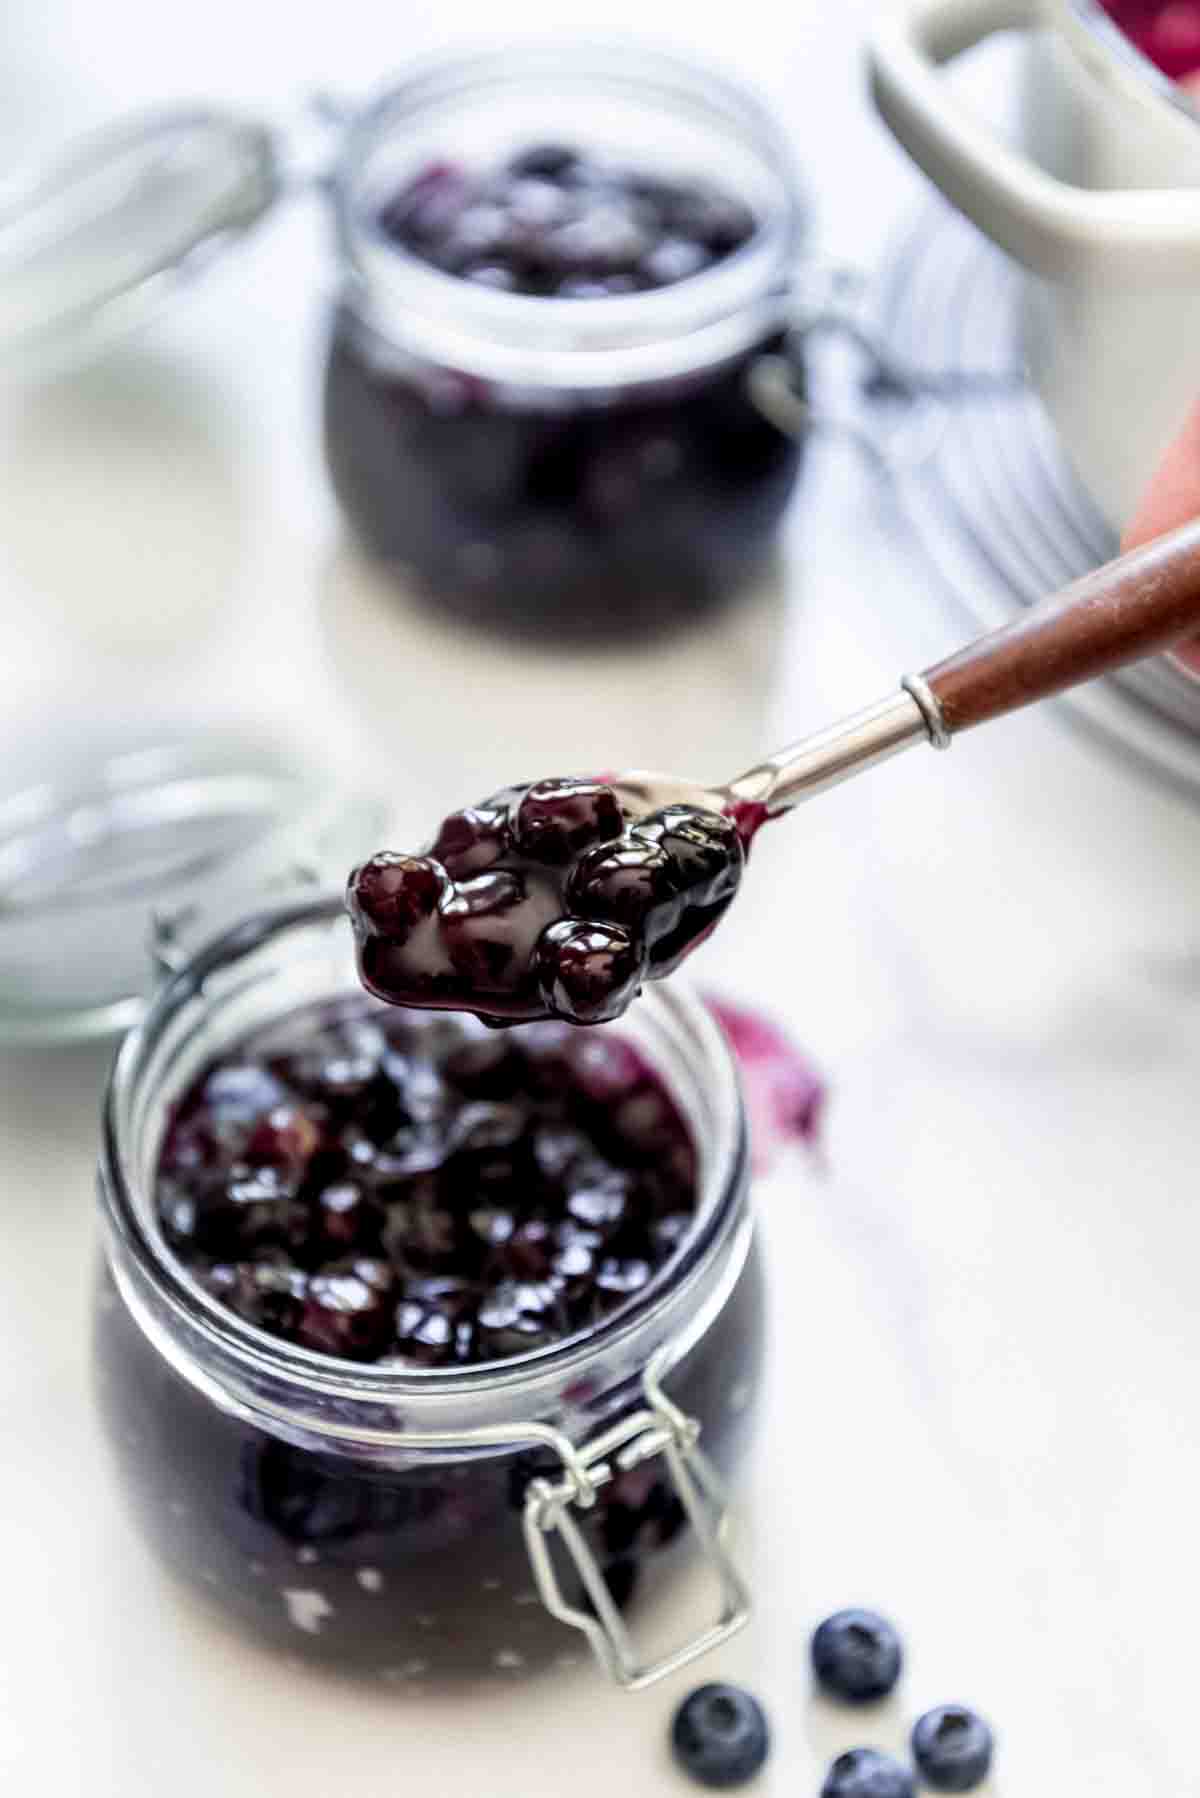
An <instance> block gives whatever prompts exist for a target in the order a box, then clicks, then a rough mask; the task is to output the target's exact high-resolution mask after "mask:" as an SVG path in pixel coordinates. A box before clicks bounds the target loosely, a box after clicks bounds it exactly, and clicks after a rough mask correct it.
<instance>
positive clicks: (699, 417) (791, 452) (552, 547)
mask: <svg viewBox="0 0 1200 1798" xmlns="http://www.w3.org/2000/svg"><path fill="white" fill-rule="evenodd" d="M332 192H333V199H334V207H335V215H336V223H337V230H338V235H339V242H340V252H341V258H342V264H343V269H344V276H345V278H344V281H343V285H342V291H341V298H340V303H339V305H338V307H337V310H336V315H335V318H334V322H333V329H332V340H331V346H330V352H329V362H328V372H327V377H326V387H325V440H326V449H327V456H328V462H329V467H330V471H331V474H332V478H333V484H334V487H335V490H336V492H337V495H338V498H339V499H340V501H341V504H342V506H343V508H344V509H345V512H346V514H347V515H348V517H349V519H350V521H351V524H352V526H353V527H354V529H355V531H356V533H357V535H358V536H359V538H360V539H361V540H362V542H363V543H364V544H365V545H366V546H367V547H368V548H369V550H371V551H372V552H373V553H374V555H375V556H376V557H378V558H380V559H381V560H382V562H383V563H385V564H387V565H388V566H390V567H391V569H392V570H393V571H394V572H395V573H396V574H397V575H398V576H399V577H400V578H401V579H402V580H403V582H404V583H405V584H406V585H407V586H409V587H411V588H413V589H415V590H417V591H419V592H421V593H423V594H424V595H426V596H427V597H429V598H430V599H431V600H432V601H434V602H436V604H437V605H438V606H439V607H440V608H443V609H445V610H447V611H449V612H452V613H453V614H455V615H457V616H459V617H461V618H466V619H469V620H471V621H472V622H474V623H479V624H486V625H494V626H497V627H499V628H502V629H505V630H517V631H522V632H526V633H529V634H531V635H534V636H537V637H539V638H541V639H545V640H549V641H551V642H553V641H555V640H557V639H558V638H560V637H567V636H569V637H574V638H579V637H588V636H608V637H611V636H617V635H629V634H630V633H636V634H638V635H645V634H647V633H650V632H654V631H658V630H661V629H664V628H669V627H671V626H674V625H676V624H678V623H680V622H682V621H685V620H689V619H692V618H693V617H695V616H696V615H697V614H698V613H701V612H703V611H704V609H705V608H707V607H709V606H710V605H711V604H712V603H713V602H714V601H716V600H718V599H720V598H721V597H723V596H725V595H726V594H728V593H729V592H730V591H731V590H732V589H734V588H736V587H738V586H739V585H740V584H742V583H744V582H746V581H747V580H748V579H749V578H750V577H751V576H752V575H753V573H754V571H755V570H756V568H758V567H759V566H760V565H761V564H762V563H763V561H764V559H765V556H766V554H767V552H768V550H769V546H770V544H771V542H772V538H773V535H774V533H775V530H776V527H777V525H778V523H779V520H780V517H781V514H782V512H783V509H784V506H785V504H786V502H787V499H788V497H789V494H790V492H791V490H792V487H793V484H794V482H795V479H796V475H797V470H798V465H799V459H800V450H799V447H798V445H797V443H796V442H795V441H794V440H792V439H791V438H789V437H786V436H785V435H783V433H782V432H781V431H780V430H779V429H777V428H776V426H775V425H774V424H772V423H769V422H768V420H767V419H766V418H765V417H764V416H763V414H762V413H760V411H759V410H758V409H757V407H756V405H755V403H754V401H753V399H752V397H751V394H750V391H749V385H748V377H749V373H750V370H751V368H752V367H753V365H754V363H755V361H756V359H757V358H758V357H759V356H760V355H762V354H763V352H764V351H770V352H773V351H775V350H777V349H778V348H779V347H780V345H781V344H782V342H783V337H784V331H785V325H786V320H787V313H788V290H789V284H790V283H791V281H792V279H793V277H794V274H795V269H796V262H797V257H798V255H799V252H800V248H801V245H802V240H803V234H804V220H805V211H804V207H803V206H802V203H801V200H800V197H799V193H798V189H797V186H796V182H795V177H794V174H793V171H792V168H791V165H790V161H789V157H788V153H787V150H786V148H785V146H784V145H783V143H782V142H781V139H780V135H779V133H778V131H777V130H776V128H775V126H774V125H773V124H772V122H771V120H770V118H769V116H768V115H767V114H765V113H764V112H763V111H762V110H761V109H760V108H759V107H758V105H757V104H756V103H755V102H754V101H753V100H752V99H751V98H750V97H749V96H748V95H746V94H744V93H743V92H741V91H740V90H739V89H738V88H736V87H732V86H730V85H729V84H727V83H726V82H724V81H723V80H721V79H719V78H718V77H716V76H714V75H713V74H711V73H709V72H707V71H704V70H701V69H696V68H693V67H691V66H689V65H688V64H686V63H681V62H677V61H675V60H674V59H671V58H665V57H661V56H657V55H649V54H643V53H639V52H632V51H628V50H626V51H622V52H619V53H618V52H613V51H610V52H604V51H601V50H595V49H561V50H538V49H536V48H529V49H522V50H514V51H511V52H500V53H492V54H481V55H474V56H461V57H455V58H451V59H448V60H443V61H441V62H438V63H436V64H433V65H426V66H424V67H422V68H421V69H419V70H418V71H417V72H416V73H414V74H413V75H411V76H410V77H409V78H408V79H407V80H406V81H404V82H403V83H402V84H401V85H400V86H399V87H397V88H395V89H393V90H392V91H391V92H390V93H389V94H388V95H387V96H386V97H385V98H384V99H383V100H382V101H381V102H380V103H379V104H378V105H376V106H375V107H374V108H373V109H372V110H370V111H369V112H367V113H366V114H365V115H363V116H362V117H361V118H360V119H359V121H358V122H357V124H356V125H355V126H354V127H353V128H352V129H351V130H350V132H349V135H348V137H347V140H346V142H345V145H344V147H343V151H342V154H341V157H340V161H339V166H338V170H337V172H336V175H335V177H334V180H333V183H332Z"/></svg>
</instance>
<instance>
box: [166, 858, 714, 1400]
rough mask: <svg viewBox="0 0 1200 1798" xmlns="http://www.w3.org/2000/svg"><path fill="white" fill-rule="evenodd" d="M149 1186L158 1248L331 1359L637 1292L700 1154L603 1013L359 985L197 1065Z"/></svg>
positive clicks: (515, 1337)
mask: <svg viewBox="0 0 1200 1798" xmlns="http://www.w3.org/2000/svg"><path fill="white" fill-rule="evenodd" d="M475 878H480V877H478V876H476V877H475ZM584 928H585V929H587V930H589V931H592V930H595V929H596V928H598V927H597V926H594V925H590V924H588V925H586V926H584ZM235 1101H236V1127H235V1125H234V1110H233V1108H234V1104H235ZM256 1105H260V1106H262V1107H263V1108H264V1109H263V1111H262V1112H261V1113H260V1112H257V1111H256V1109H255V1107H256ZM252 1156H260V1157H263V1159H262V1160H261V1161H256V1160H253V1159H251V1157H252ZM156 1197H157V1205H158V1217H159V1222H160V1226H161V1229H162V1232H163V1236H164V1239H165V1241H166V1243H167V1245H168V1246H169V1248H170V1249H171V1251H172V1252H173V1254H174V1255H175V1256H176V1258H177V1259H178V1260H179V1261H180V1262H182V1263H183V1265H184V1266H185V1267H186V1268H188V1269H189V1270H190V1271H191V1273H192V1274H193V1276H194V1277H195V1279H196V1281H197V1282H198V1284H199V1285H200V1286H201V1288H202V1289H203V1290H204V1292H205V1293H206V1294H207V1295H208V1296H209V1298H210V1299H212V1300H215V1301H216V1302H217V1303H218V1304H220V1305H222V1306H223V1307H225V1308H226V1309H227V1310H228V1311H230V1312H232V1313H233V1314H234V1315H235V1316H236V1317H238V1318H240V1319H241V1320H242V1321H243V1322H244V1323H247V1324H250V1325H252V1326H253V1327H254V1328H256V1329H259V1330H262V1331H264V1332H266V1333H267V1334H268V1335H270V1336H275V1337H279V1338H281V1339H283V1340H284V1341H287V1342H291V1343H294V1344H297V1345H299V1346H301V1347H304V1348H307V1349H309V1350H311V1351H313V1352H315V1353H317V1354H322V1355H330V1356H334V1357H336V1358H338V1359H340V1360H345V1361H355V1362H376V1363H382V1364H386V1365H389V1366H399V1367H427V1368H429V1367H464V1366H470V1365H473V1364H476V1363H478V1362H487V1361H493V1360H498V1359H502V1358H506V1357H510V1356H513V1355H519V1354H525V1353H528V1352H530V1351H531V1350H536V1349H541V1348H547V1347H550V1346H552V1345H553V1344H554V1343H556V1342H558V1341H561V1340H562V1339H563V1338H564V1337H567V1336H572V1335H576V1334H578V1333H579V1332H581V1331H587V1330H590V1329H592V1328H593V1327H595V1326H596V1325H597V1324H598V1323H601V1322H602V1321H603V1320H604V1319H605V1318H606V1317H608V1316H610V1315H612V1314H613V1313H615V1312H618V1311H620V1310H621V1309H622V1308H623V1307H625V1306H628V1305H630V1304H632V1303H633V1302H635V1301H636V1300H637V1299H638V1297H639V1295H640V1294H641V1293H642V1292H643V1291H644V1290H645V1288H646V1287H648V1286H649V1284H650V1283H651V1281H652V1280H653V1279H654V1278H655V1276H656V1275H657V1274H658V1273H659V1272H660V1271H661V1270H662V1269H663V1268H664V1267H665V1266H666V1264H667V1263H668V1262H669V1261H670V1260H671V1259H672V1257H674V1256H675V1255H676V1254H677V1253H678V1252H679V1251H680V1249H681V1248H682V1247H683V1245H684V1243H685V1241H686V1239H687V1236H688V1233H689V1230H690V1228H691V1225H692V1222H693V1218H694V1211H695V1199H696V1156H695V1151H694V1148H693V1146H692V1143H691V1140H690V1138H689V1136H688V1132H687V1129H686V1127H685V1125H684V1123H683V1120H682V1118H681V1116H680V1114H679V1112H678V1111H677V1110H676V1108H675V1105H674V1103H673V1101H672V1099H671V1098H670V1096H669V1094H668V1093H667V1091H666V1089H665V1088H663V1087H662V1086H661V1085H660V1084H659V1082H658V1081H657V1080H656V1079H655V1078H654V1077H653V1076H652V1075H651V1074H650V1072H649V1070H648V1069H647V1067H646V1065H645V1064H644V1062H643V1061H642V1060H641V1058H640V1056H639V1055H638V1053H637V1052H636V1050H635V1049H634V1048H633V1047H632V1045H631V1044H629V1043H627V1042H625V1041H623V1040H622V1039H621V1038H620V1037H618V1036H610V1035H609V1034H608V1033H604V1034H603V1035H587V1034H579V1033H576V1032H573V1031H569V1030H567V1029H566V1028H565V1026H561V1025H551V1026H546V1025H538V1026H536V1027H535V1028H534V1030H533V1031H513V1032H506V1033H503V1034H500V1033H497V1034H495V1035H489V1034H487V1033H486V1032H483V1031H481V1030H480V1028H479V1026H478V1025H477V1024H475V1023H473V1022H470V1023H468V1022H467V1021H465V1020H462V1019H459V1018H451V1017H434V1016H430V1015H415V1014H413V1013H411V1012H406V1011H401V1010H386V1009H384V1008H381V1007H375V1008H372V1007H371V1005H370V1001H368V1000H367V998H366V996H365V995H363V996H361V997H360V998H359V999H358V1000H356V1001H352V1002H351V1003H350V1005H349V1006H343V1007H342V1008H341V1009H340V1010H339V1011H338V1012H336V1013H335V1012H330V1011H328V1010H322V1009H320V1008H314V1009H313V1010H310V1011H307V1012H300V1013H298V1014H294V1015H293V1016H292V1017H290V1018H289V1019H287V1020H286V1021H285V1023H283V1024H281V1025H277V1026H273V1027H269V1028H268V1030H267V1031H266V1032H264V1033H262V1034H261V1035H260V1036H259V1037H256V1038H251V1039H250V1040H249V1041H248V1042H246V1043H243V1044H241V1045H240V1046H239V1047H238V1049H237V1051H236V1055H235V1056H231V1057H230V1059H229V1060H228V1061H226V1062H225V1063H219V1064H217V1065H215V1066H214V1067H211V1068H209V1069H206V1070H203V1071H202V1072H201V1073H200V1075H199V1076H198V1078H197V1079H196V1080H195V1081H194V1083H193V1085H192V1086H191V1088H190V1089H188V1090H187V1091H186V1092H185V1093H184V1094H183V1096H182V1097H181V1099H180V1100H179V1102H178V1104H177V1106H176V1107H175V1110H174V1113H173V1115H172V1119H171V1121H170V1124H169V1125H168V1128H167V1132H166V1136H165V1140H164V1143H163V1147H162V1152H161V1156H160V1162H159V1169H158V1181H157V1193H156Z"/></svg>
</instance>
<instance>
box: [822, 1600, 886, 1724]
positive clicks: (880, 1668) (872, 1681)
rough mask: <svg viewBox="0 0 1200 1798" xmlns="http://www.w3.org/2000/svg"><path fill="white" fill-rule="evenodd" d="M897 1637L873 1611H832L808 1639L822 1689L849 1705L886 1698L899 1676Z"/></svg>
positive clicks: (884, 1620)
mask: <svg viewBox="0 0 1200 1798" xmlns="http://www.w3.org/2000/svg"><path fill="white" fill-rule="evenodd" d="M903 1660H904V1655H903V1650H902V1648H901V1645H900V1637H899V1636H898V1635H897V1633H896V1631H895V1629H894V1628H893V1627H892V1625H891V1624H890V1623H889V1622H888V1620H887V1618H886V1617H881V1616H880V1615H879V1614H878V1612H876V1611H866V1610H845V1611H836V1612H835V1613H834V1615H833V1616H832V1617H827V1618H826V1619H825V1621H824V1623H822V1624H821V1625H820V1626H819V1627H818V1628H817V1630H816V1631H815V1633H814V1635H813V1639H812V1664H813V1672H814V1673H815V1674H816V1677H817V1682H818V1684H819V1685H820V1686H821V1688H822V1690H823V1691H825V1692H828V1693H830V1694H831V1695H832V1696H833V1697H835V1698H841V1699H844V1700H846V1701H847V1702H848V1703H851V1704H865V1703H869V1702H870V1701H871V1700H873V1699H877V1698H886V1697H887V1695H888V1693H889V1692H890V1691H891V1690H892V1689H893V1687H894V1686H895V1684H896V1681H897V1680H898V1679H899V1677H900V1669H901V1667H902V1665H903Z"/></svg>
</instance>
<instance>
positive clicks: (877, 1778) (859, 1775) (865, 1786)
mask: <svg viewBox="0 0 1200 1798" xmlns="http://www.w3.org/2000/svg"><path fill="white" fill-rule="evenodd" d="M821 1798H913V1782H912V1775H911V1773H910V1772H909V1771H908V1768H907V1767H904V1766H901V1764H900V1762H899V1761H897V1760H893V1759H892V1757H891V1755H890V1754H881V1753H880V1751H879V1750H878V1749H877V1748H851V1749H849V1750H848V1752H847V1753H845V1754H839V1755H838V1757H837V1759H836V1760H835V1761H834V1763H833V1765H832V1766H831V1767H830V1769H829V1771H828V1773H827V1774H826V1775H825V1783H824V1785H823V1786H822V1787H821Z"/></svg>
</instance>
